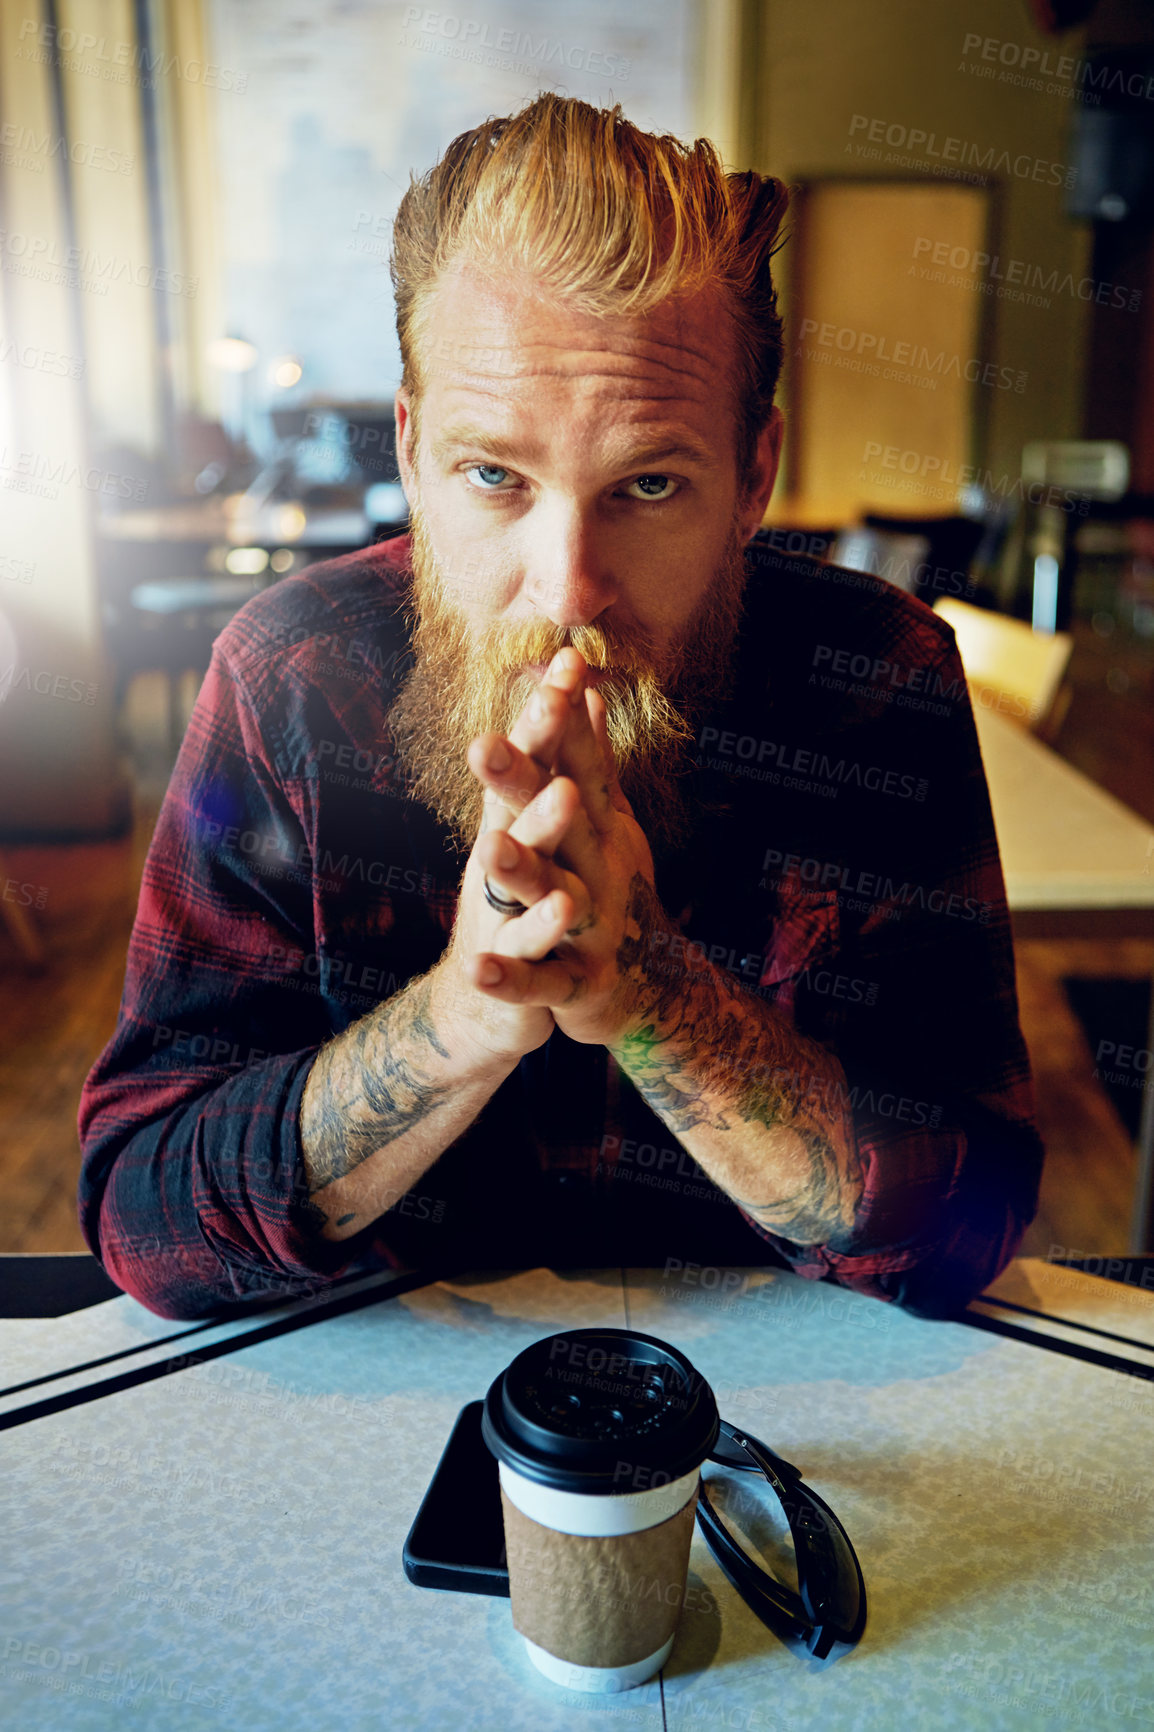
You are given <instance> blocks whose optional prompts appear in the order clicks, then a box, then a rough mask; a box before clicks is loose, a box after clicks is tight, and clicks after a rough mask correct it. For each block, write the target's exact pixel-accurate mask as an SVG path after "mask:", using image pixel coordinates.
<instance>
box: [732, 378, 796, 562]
mask: <svg viewBox="0 0 1154 1732" xmlns="http://www.w3.org/2000/svg"><path fill="white" fill-rule="evenodd" d="M784 432H785V417H784V416H783V415H782V412H781V410H780V409H779V408H777V406H776V405H775V406H774V407H773V408H772V409H771V410H770V412H769V419H768V421H767V422H766V423H765V426H764V427H763V428H762V429H761V432H760V433H759V434H758V436H757V444H756V446H755V447H754V453H753V465H752V468H751V469H750V471H749V473H748V475H745V476H743V477H741V480H742V482H743V484H744V488H745V492H744V494H743V497H742V501H741V505H740V508H739V510H738V523H739V525H740V535H741V544H742V546H743V547H744V546H745V544H746V542H747V541H748V540H749V539H750V537H751V536H752V535H755V534H756V533H757V531H758V530H759V529H760V528H761V520H762V518H763V517H764V516H765V512H766V507H767V506H768V505H769V499H770V495H771V493H772V492H773V484H774V482H775V481H776V480H777V466H778V464H779V463H780V462H781V441H782V435H783V434H784Z"/></svg>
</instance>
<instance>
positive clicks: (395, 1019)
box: [300, 975, 501, 1238]
mask: <svg viewBox="0 0 1154 1732" xmlns="http://www.w3.org/2000/svg"><path fill="white" fill-rule="evenodd" d="M432 998H433V991H432V975H424V976H421V977H420V978H419V979H417V980H414V981H411V982H410V983H409V985H408V986H407V987H405V988H404V990H403V991H402V992H399V993H398V994H397V995H396V997H395V998H391V999H389V1000H388V1001H387V1002H386V1003H384V1004H382V1005H379V1006H378V1007H377V1009H376V1010H374V1011H371V1012H370V1013H369V1015H368V1016H365V1017H362V1019H361V1020H360V1022H356V1023H354V1024H353V1025H352V1027H351V1028H348V1029H346V1030H345V1032H344V1034H342V1035H339V1036H338V1037H337V1038H336V1039H335V1040H333V1041H330V1042H329V1044H328V1046H326V1047H323V1048H322V1049H321V1051H320V1052H319V1053H318V1055H317V1058H316V1060H315V1062H314V1064H313V1068H312V1070H311V1071H310V1072H309V1077H308V1081H307V1083H306V1084H305V1091H304V1097H303V1099H302V1102H301V1113H300V1132H301V1150H302V1154H303V1158H304V1166H305V1173H306V1176H307V1181H308V1190H309V1199H310V1200H309V1202H308V1204H307V1205H305V1214H306V1217H307V1218H308V1219H309V1220H310V1221H311V1222H312V1225H313V1227H314V1228H315V1230H316V1231H318V1232H324V1233H325V1235H326V1237H328V1238H343V1237H347V1235H348V1234H349V1233H350V1232H356V1231H359V1229H360V1228H362V1227H364V1226H365V1225H367V1223H368V1222H369V1221H372V1220H374V1219H375V1218H376V1216H377V1215H379V1214H381V1213H383V1211H384V1210H385V1209H387V1208H390V1207H391V1206H392V1204H393V1203H394V1202H396V1200H397V1199H398V1197H400V1196H402V1195H403V1194H404V1192H405V1190H406V1189H407V1188H408V1186H409V1185H410V1184H412V1183H413V1182H414V1180H415V1179H417V1178H419V1177H420V1175H421V1173H423V1172H424V1171H425V1169H426V1168H427V1167H429V1166H430V1165H431V1164H432V1162H433V1161H434V1160H436V1158H437V1156H438V1155H440V1154H441V1153H442V1152H443V1151H444V1149H446V1148H447V1147H448V1146H449V1144H450V1143H451V1142H452V1141H453V1140H454V1139H455V1138H456V1137H458V1136H459V1135H460V1134H461V1132H462V1131H464V1130H465V1129H467V1127H468V1126H469V1124H471V1122H472V1120H473V1119H474V1118H475V1117H476V1115H477V1113H478V1112H479V1111H480V1109H481V1107H482V1106H483V1105H484V1103H485V1101H486V1100H487V1099H488V1097H489V1095H491V1094H492V1092H493V1090H494V1089H495V1088H496V1087H497V1085H498V1083H499V1082H500V1080H501V1073H500V1071H499V1069H495V1070H493V1071H491V1072H489V1073H486V1074H480V1073H477V1072H475V1071H470V1070H469V1068H468V1067H467V1066H466V1065H465V1064H464V1063H463V1062H462V1061H461V1060H460V1058H459V1056H455V1055H454V1052H453V1050H452V1049H453V1044H454V1043H453V1040H452V1038H451V1037H445V1036H444V1035H443V1034H442V1033H441V1031H440V1030H439V1028H438V1026H437V1023H436V1019H435V1016H434V1013H433V1008H432ZM322 1204H323V1205H324V1206H323V1207H322Z"/></svg>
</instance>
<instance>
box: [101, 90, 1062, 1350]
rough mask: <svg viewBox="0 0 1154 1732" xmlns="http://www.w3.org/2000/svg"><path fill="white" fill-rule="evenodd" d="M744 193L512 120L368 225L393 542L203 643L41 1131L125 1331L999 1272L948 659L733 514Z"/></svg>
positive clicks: (1013, 1221) (854, 588)
mask: <svg viewBox="0 0 1154 1732" xmlns="http://www.w3.org/2000/svg"><path fill="white" fill-rule="evenodd" d="M786 203H787V198H786V193H785V190H784V188H783V187H782V186H781V184H780V183H779V182H777V181H775V180H772V179H769V178H765V177H761V176H759V175H755V174H740V175H726V174H725V173H724V171H723V169H722V167H721V164H720V161H719V159H718V158H717V155H716V153H715V151H714V150H713V148H712V147H711V146H710V145H709V144H708V143H706V142H705V141H701V140H699V141H698V142H697V144H696V145H695V146H694V147H693V148H692V149H687V148H685V147H683V146H681V145H680V144H678V142H677V141H676V140H674V139H671V138H663V137H656V136H653V135H648V134H645V133H642V132H639V131H638V130H637V129H636V128H635V127H633V126H632V125H630V123H628V122H627V121H626V120H625V119H624V118H623V116H622V115H621V112H620V110H619V109H614V110H597V109H594V108H591V107H589V106H587V105H586V104H584V103H580V102H576V101H569V100H563V99H561V98H559V97H556V96H551V95H550V96H542V97H540V98H538V100H537V101H536V102H534V103H532V104H531V105H529V106H528V107H527V108H526V109H525V110H524V111H523V112H522V113H520V114H519V115H517V116H514V117H511V118H509V119H506V120H498V121H490V122H488V123H486V124H485V125H484V126H481V127H478V128H476V129H475V130H474V131H472V132H470V133H466V134H464V135H462V136H461V137H460V138H458V139H456V140H455V141H454V142H453V144H452V145H451V146H450V147H449V149H448V151H447V152H446V154H445V156H444V158H443V160H442V161H441V162H440V163H439V164H438V165H437V167H436V168H435V169H433V170H432V171H431V172H430V173H429V174H428V175H426V176H425V177H424V178H423V179H422V180H420V181H415V182H414V183H413V185H412V186H411V187H410V189H409V191H408V193H407V194H406V196H405V198H404V200H403V201H402V204H401V208H400V211H399V214H398V218H397V223H396V232H395V238H394V249H393V258H392V271H393V280H394V285H395V289H396V296H397V322H398V333H399V337H400V345H401V353H402V359H403V367H404V373H403V383H402V386H401V388H400V390H399V391H398V392H397V398H396V423H397V451H398V461H399V464H400V469H401V477H402V480H403V483H404V487H405V491H406V495H407V497H408V500H409V503H410V509H411V534H408V535H404V536H401V537H399V538H395V539H394V540H391V541H388V542H385V543H383V544H381V545H380V546H378V547H375V548H371V549H369V550H367V551H365V552H363V553H358V554H355V555H352V556H350V557H348V558H346V559H340V560H336V561H333V562H331V563H329V564H327V565H322V566H317V567H313V568H311V569H309V570H306V571H305V572H304V573H303V574H302V575H301V576H299V577H297V578H294V579H291V580H288V581H285V582H282V583H280V584H278V585H276V586H274V587H273V588H272V589H270V590H269V591H267V592H265V593H264V594H262V595H261V596H259V597H258V598H256V599H254V601H253V602H251V603H250V604H249V605H248V606H246V607H245V608H244V609H243V610H242V611H241V613H240V614H239V615H238V616H237V618H236V619H235V620H234V621H233V622H232V624H231V625H230V626H229V628H228V629H227V630H226V631H225V633H224V634H223V635H222V637H221V638H220V640H219V641H218V643H217V645H216V648H215V651H214V656H213V662H212V666H211V668H210V671H209V673H208V675H207V677H206V680H205V683H204V687H203V689H202V692H201V694H200V697H199V699H198V702H197V706H196V709H195V712H194V714H193V718H192V721H191V723H190V726H189V730H188V735H187V737H186V739H185V742H184V745H183V747H182V750H181V754H180V758H179V760H178V763H177V766H176V770H175V772H174V775H173V779H172V784H171V786H170V789H169V791H168V795H167V797H166V800H165V804H164V808H163V810H162V813H161V816H160V820H159V823H158V826H157V830H156V835H155V838H154V841H153V845H152V849H151V852H150V855H149V860H148V864H147V867H146V870H145V876H144V882H143V886H142V891H141V899H140V909H139V913H138V917H137V923H136V928H135V931H134V934H133V938H132V943H131V947H130V952H129V959H128V975H127V983H126V990H125V997H124V1002H123V1005H122V1009H121V1014H120V1019H119V1022H118V1026H117V1030H116V1033H115V1035H114V1036H113V1039H112V1041H111V1043H110V1045H109V1047H108V1048H107V1050H106V1051H105V1053H104V1054H103V1056H102V1057H101V1059H100V1061H99V1062H98V1064H97V1065H96V1067H95V1069H94V1071H93V1073H92V1076H91V1077H90V1079H89V1083H88V1086H87V1089H86V1092H85V1096H84V1100H83V1103H82V1108H81V1134H82V1140H83V1144H84V1154H85V1160H84V1170H83V1176H82V1182H81V1218H82V1222H83V1225H84V1230H85V1233H86V1236H87V1239H88V1242H89V1244H90V1245H91V1247H92V1249H93V1250H94V1251H95V1252H96V1253H97V1255H99V1256H100V1257H101V1259H102V1261H103V1262H104V1265H105V1267H106V1268H107V1269H108V1271H109V1273H110V1274H111V1275H112V1276H113V1278H114V1279H115V1280H116V1281H118V1282H119V1283H120V1284H121V1285H122V1286H123V1287H125V1288H126V1289H127V1290H128V1291H129V1292H131V1293H134V1294H135V1295H136V1296H137V1297H138V1298H140V1299H141V1300H142V1301H143V1302H144V1303H145V1304H146V1305H149V1306H150V1307H151V1308H152V1309H154V1310H156V1311H158V1312H160V1313H161V1314H162V1315H171V1316H181V1317H184V1316H189V1317H191V1316H198V1315H203V1314H205V1313H208V1312H211V1311H213V1310H219V1309H220V1308H221V1307H222V1306H227V1305H234V1304H236V1303H238V1302H242V1301H245V1300H251V1299H253V1298H254V1297H259V1298H269V1297H271V1296H274V1295H278V1294H286V1293H293V1292H299V1291H304V1290H307V1289H309V1288H311V1287H315V1285H316V1283H317V1282H318V1281H321V1282H323V1281H327V1280H332V1279H334V1278H336V1277H337V1276H339V1275H343V1274H347V1273H350V1272H352V1271H355V1270H358V1269H363V1268H371V1267H378V1266H381V1265H382V1264H386V1265H387V1264H388V1263H390V1262H391V1263H394V1264H414V1263H416V1264H418V1265H419V1264H421V1263H422V1262H424V1263H426V1264H428V1265H436V1266H437V1267H444V1266H445V1264H446V1262H448V1261H450V1260H457V1261H462V1262H467V1263H472V1264H473V1265H474V1266H476V1265H483V1264H486V1263H487V1264H489V1265H502V1266H508V1264H509V1263H511V1262H522V1263H529V1264H537V1263H541V1262H545V1261H550V1260H551V1261H555V1262H558V1263H565V1262H568V1263H570V1264H572V1263H577V1264H581V1265H585V1266H592V1265H600V1264H608V1263H620V1262H622V1261H632V1262H635V1263H640V1262H654V1261H656V1262H663V1261H666V1262H667V1260H668V1259H670V1258H673V1257H676V1258H679V1259H682V1260H685V1259H687V1258H694V1259H696V1260H698V1261H705V1260H709V1261H721V1260H724V1261H727V1262H730V1263H743V1264H749V1263H756V1262H777V1263H779V1264H785V1265H788V1266H791V1267H793V1268H795V1269H797V1270H799V1271H800V1272H801V1273H803V1274H805V1275H808V1276H812V1277H817V1278H826V1279H829V1280H833V1281H837V1282H841V1283H843V1284H845V1285H848V1286H850V1287H854V1288H856V1289H858V1290H859V1291H862V1292H865V1293H869V1294H872V1295H874V1296H876V1297H878V1298H882V1299H896V1300H897V1301H899V1302H900V1303H903V1304H906V1305H909V1306H911V1307H912V1308H914V1309H917V1310H919V1311H921V1312H923V1313H926V1314H935V1313H936V1314H946V1313H949V1312H950V1311H952V1310H954V1309H956V1308H957V1307H958V1306H959V1305H962V1304H964V1303H965V1302H966V1300H967V1299H968V1298H969V1297H970V1296H971V1295H972V1294H973V1293H974V1292H976V1291H978V1290H980V1288H981V1287H982V1286H984V1285H985V1284H986V1283H987V1282H988V1281H989V1280H990V1279H992V1277H993V1276H994V1275H995V1274H996V1273H997V1272H998V1271H999V1270H1000V1269H1001V1268H1002V1267H1003V1266H1004V1264H1005V1263H1006V1261H1008V1259H1009V1257H1010V1256H1011V1255H1012V1253H1013V1251H1014V1249H1015V1248H1016V1246H1017V1244H1018V1242H1019V1240H1020V1237H1021V1234H1022V1231H1023V1229H1024V1227H1025V1225H1026V1223H1027V1222H1028V1220H1029V1219H1030V1218H1031V1216H1032V1213H1033V1210H1034V1208H1035V1205H1036V1197H1037V1185H1038V1177H1039V1172H1040V1165H1041V1148H1040V1144H1039V1141H1038V1137H1037V1133H1036V1130H1035V1128H1034V1125H1033V1119H1032V1112H1033V1108H1032V1100H1031V1095H1030V1081H1029V1072H1028V1065H1027V1060H1026V1055H1025V1050H1024V1046H1023V1043H1022V1039H1021V1034H1020V1030H1019V1026H1018V1017H1017V1005H1016V1000H1015V996H1014V981H1013V961H1012V953H1011V949H1010V940H1009V924H1008V917H1007V914H1006V907H1005V897H1004V892H1003V887H1002V879H1001V872H1000V867H999V863H998V856H997V848H996V843H995V841H994V835H993V826H992V821H991V818H990V811H989V802H988V797H987V794H986V789H985V783H984V778H983V775H982V769H981V759H980V754H979V752H978V748H977V742H976V736H975V733H974V727H973V719H972V715H971V712H970V708H969V702H968V698H967V696H966V691H965V683H964V678H963V676H962V672H961V667H960V663H959V661H958V658H957V654H956V649H955V647H954V644H953V639H952V634H951V633H950V631H949V628H948V627H946V626H945V625H943V624H942V623H941V622H940V621H939V620H938V619H937V618H936V616H935V615H934V614H933V613H932V611H931V610H930V609H929V608H927V607H925V606H924V605H923V604H922V603H921V602H919V601H917V600H914V599H912V598H910V597H908V596H906V595H904V594H902V593H901V592H900V591H898V590H896V589H894V588H893V587H891V586H889V585H887V584H884V583H881V582H875V581H873V580H870V579H868V578H856V577H854V576H852V574H849V573H847V572H842V571H839V570H838V569H837V568H834V567H830V566H827V565H823V564H821V563H820V562H817V561H815V560H813V559H806V558H798V557H792V556H790V555H788V554H784V555H782V554H778V553H777V552H776V551H775V549H774V546H773V540H774V538H773V537H772V536H768V537H767V535H766V533H765V532H764V531H762V530H761V529H760V525H761V522H762V518H763V516H764V514H765V510H766V506H767V504H768V501H769V497H770V493H771V491H772V488H773V483H774V478H775V474H776V470H777V464H778V454H779V450H780V443H781V432H782V420H781V414H780V411H779V410H777V409H776V408H775V407H774V406H773V398H774V392H775V387H776V383H777V376H778V371H779V368H780V364H781V357H782V341H781V322H780V319H779V317H778V314H777V307H776V296H775V291H774V286H773V282H772V278H771V273H770V259H771V255H772V253H773V252H774V250H775V248H776V247H777V246H778V245H779V244H780V230H781V223H782V219H783V216H784V213H785V208H786ZM843 662H844V663H845V664H846V665H850V664H852V668H853V671H854V673H855V675H857V674H859V671H860V669H861V668H864V669H865V670H866V672H865V674H864V675H862V676H861V677H860V678H858V679H857V681H856V683H855V681H852V680H847V679H844V678H843V679H838V678H835V677H832V676H833V670H836V669H837V668H839V667H840V666H841V665H842V664H843ZM927 693H928V694H931V695H932V696H931V697H925V696H919V695H917V694H927ZM462 861H463V871H462Z"/></svg>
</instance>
